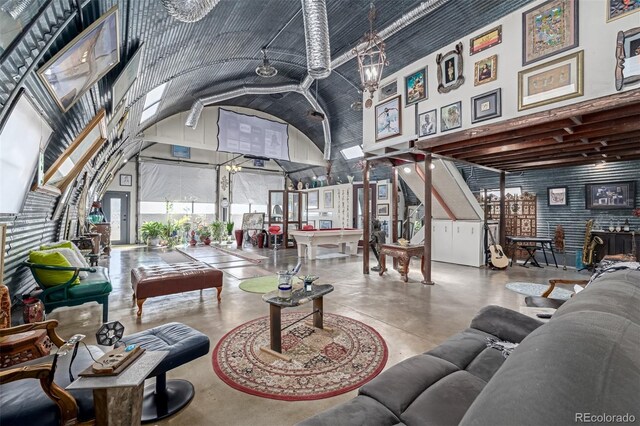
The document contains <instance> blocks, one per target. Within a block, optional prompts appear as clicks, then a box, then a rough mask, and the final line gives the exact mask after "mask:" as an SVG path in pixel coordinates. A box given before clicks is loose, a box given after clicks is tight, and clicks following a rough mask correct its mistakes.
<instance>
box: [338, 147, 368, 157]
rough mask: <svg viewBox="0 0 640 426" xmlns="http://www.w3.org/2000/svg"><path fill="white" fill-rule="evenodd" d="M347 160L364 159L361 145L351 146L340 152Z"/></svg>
mask: <svg viewBox="0 0 640 426" xmlns="http://www.w3.org/2000/svg"><path fill="white" fill-rule="evenodd" d="M340 153H341V154H342V156H343V157H344V158H345V160H353V159H354V158H360V157H364V152H363V151H362V148H360V145H355V146H350V147H349V148H345V149H343V150H341V151H340Z"/></svg>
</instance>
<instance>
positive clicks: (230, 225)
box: [226, 222, 234, 239]
mask: <svg viewBox="0 0 640 426" xmlns="http://www.w3.org/2000/svg"><path fill="white" fill-rule="evenodd" d="M233 226H234V223H233V222H227V224H226V227H227V235H228V236H229V239H231V234H233Z"/></svg>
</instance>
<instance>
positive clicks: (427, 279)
mask: <svg viewBox="0 0 640 426" xmlns="http://www.w3.org/2000/svg"><path fill="white" fill-rule="evenodd" d="M431 161H432V157H431V153H427V154H426V155H425V158H424V269H423V270H422V276H423V277H424V280H423V281H422V284H428V285H433V284H434V282H433V281H432V280H431V240H432V237H431V230H432V226H433V225H432V224H431V214H432V213H431V190H432V189H433V173H432V170H431V164H432V163H431ZM416 166H417V164H416Z"/></svg>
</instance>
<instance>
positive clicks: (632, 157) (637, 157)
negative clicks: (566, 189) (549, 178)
mask: <svg viewBox="0 0 640 426" xmlns="http://www.w3.org/2000/svg"><path fill="white" fill-rule="evenodd" d="M633 160H640V155H628V156H624V157H623V156H618V157H610V158H607V159H606V162H607V163H616V162H618V161H633ZM596 161H597V160H595V159H593V158H592V159H588V158H583V161H581V162H580V161H576V162H573V163H571V164H566V167H569V166H582V165H588V164H595V163H596ZM598 161H599V160H598ZM564 166H565V162H560V163H558V164H544V165H541V166H526V167H521V166H514V167H509V168H507V171H509V172H520V171H524V170H539V169H552V168H558V167H564Z"/></svg>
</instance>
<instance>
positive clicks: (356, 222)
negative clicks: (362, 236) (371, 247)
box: [353, 183, 376, 238]
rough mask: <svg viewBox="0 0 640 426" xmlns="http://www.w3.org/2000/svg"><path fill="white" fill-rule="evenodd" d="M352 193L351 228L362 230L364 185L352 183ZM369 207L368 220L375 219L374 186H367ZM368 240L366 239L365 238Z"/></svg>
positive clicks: (372, 184)
mask: <svg viewBox="0 0 640 426" xmlns="http://www.w3.org/2000/svg"><path fill="white" fill-rule="evenodd" d="M353 192H354V193H355V196H354V197H353V211H354V212H355V214H354V215H353V227H354V228H355V229H364V184H362V183H354V184H353ZM369 205H370V206H371V210H369V212H370V218H371V220H373V219H374V218H375V217H376V184H375V183H370V184H369ZM366 238H368V237H366Z"/></svg>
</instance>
